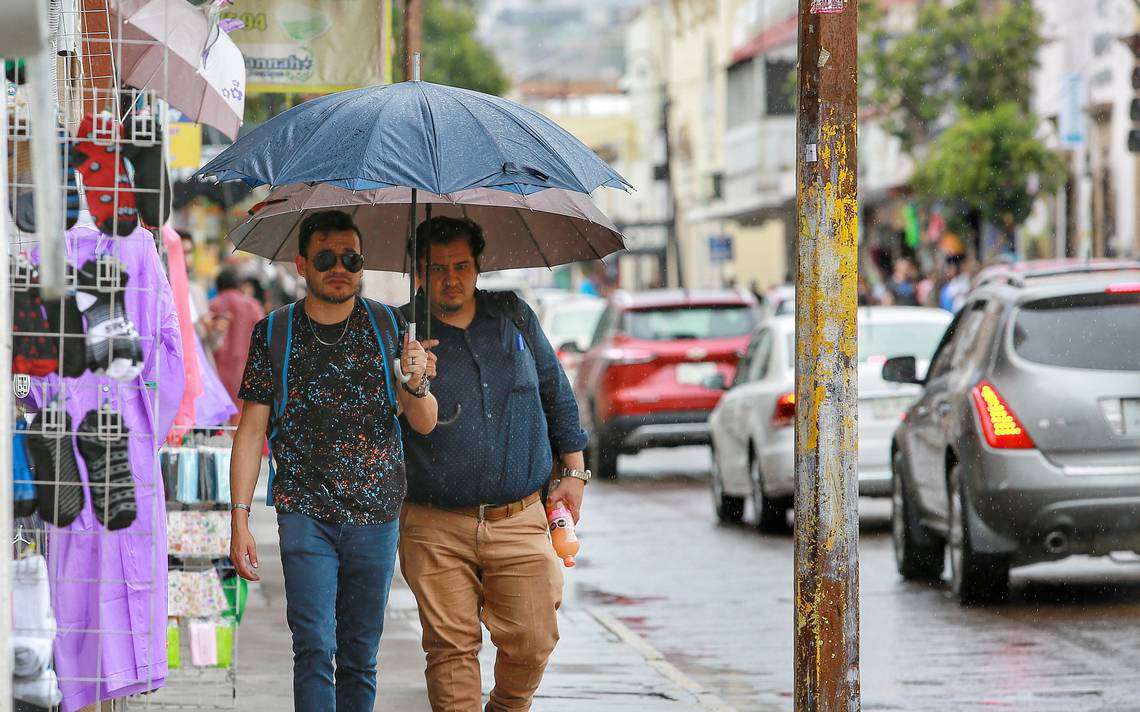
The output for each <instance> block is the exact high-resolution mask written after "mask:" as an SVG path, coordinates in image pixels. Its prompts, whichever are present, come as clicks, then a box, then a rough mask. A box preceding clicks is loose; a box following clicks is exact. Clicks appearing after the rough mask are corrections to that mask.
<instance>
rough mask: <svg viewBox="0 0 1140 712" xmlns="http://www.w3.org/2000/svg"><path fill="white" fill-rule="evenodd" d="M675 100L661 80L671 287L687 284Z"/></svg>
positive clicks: (667, 271) (667, 273)
mask: <svg viewBox="0 0 1140 712" xmlns="http://www.w3.org/2000/svg"><path fill="white" fill-rule="evenodd" d="M672 108H673V100H672V99H670V98H669V82H668V81H662V82H661V133H662V135H663V137H664V139H665V166H664V171H663V172H664V174H665V189H666V190H667V191H668V193H669V219H668V224H669V234H668V235H667V236H666V238H665V239H666V240H667V241H668V242H666V243H665V283H666V286H669V287H678V288H683V287H684V286H685V271H684V269H683V266H682V259H681V238H680V236H679V235H678V234H677V184H676V181H675V179H674V177H673V136H672V134H671V132H670V127H669V114H670V113H671V111H672Z"/></svg>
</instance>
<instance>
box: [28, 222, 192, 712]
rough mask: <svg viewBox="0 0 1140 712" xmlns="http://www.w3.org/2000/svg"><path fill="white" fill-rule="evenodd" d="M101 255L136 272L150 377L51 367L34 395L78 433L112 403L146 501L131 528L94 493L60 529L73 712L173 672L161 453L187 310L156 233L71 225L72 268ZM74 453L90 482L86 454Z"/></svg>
mask: <svg viewBox="0 0 1140 712" xmlns="http://www.w3.org/2000/svg"><path fill="white" fill-rule="evenodd" d="M100 253H107V254H111V255H114V256H116V257H118V258H119V259H120V260H121V261H122V262H123V264H124V266H125V268H126V272H127V274H128V275H129V281H128V284H127V290H126V292H125V293H124V296H123V303H124V305H125V307H126V311H127V314H128V315H129V316H130V318H131V320H132V321H133V322H134V324H135V328H136V329H137V330H138V332H139V335H140V337H141V339H140V340H141V343H142V349H143V353H144V355H145V363H144V367H143V371H142V374H141V375H140V376H139V377H138V378H136V379H135V380H134V381H132V382H130V383H121V382H119V381H115V380H113V379H111V378H107V377H105V376H97V375H95V374H93V373H91V372H90V371H86V372H84V374H83V375H82V376H80V377H79V378H64V379H60V378H59V377H58V376H57V375H55V374H52V375H50V376H48V377H46V378H44V379H37V382H36V385H35V387H34V388H33V393H32V395H31V396H30V397H31V398H33V400H34V401H35V402H36V403H37V404H39V403H45V402H48V401H50V400H51V399H53V398H55V397H56V396H57V395H58V396H59V397H60V398H61V400H62V402H63V403H64V405H65V407H66V410H67V413H68V415H69V416H70V417H71V422H72V428H73V429H74V428H75V427H77V426H78V424H79V422H80V421H81V420H82V419H83V416H84V415H86V414H87V413H88V412H89V411H91V410H94V409H97V408H99V407H100V405H102V404H104V403H105V404H107V405H109V406H110V407H111V408H113V409H114V410H116V411H118V412H119V413H121V414H122V417H123V423H124V425H125V426H126V427H127V428H128V429H129V431H130V438H129V444H128V448H129V453H130V462H131V471H132V474H133V475H134V484H135V499H136V501H137V504H138V516H137V517H136V518H135V521H134V523H132V524H131V525H130V526H129V527H127V528H125V529H121V530H119V531H114V532H112V531H107V530H106V529H105V528H104V527H103V525H102V524H100V523H99V521H98V520H97V519H96V518H95V513H94V510H93V509H92V506H91V499H90V496H89V495H87V496H86V497H85V504H84V508H83V511H82V512H81V513H80V515H79V517H78V518H77V519H76V520H75V521H74V522H73V523H72V524H71V525H70V526H67V527H64V528H60V529H56V528H52V535H51V540H50V542H49V546H48V568H49V575H50V579H51V589H52V608H53V609H54V611H55V614H56V619H57V621H58V623H59V634H58V635H57V637H56V640H55V663H56V672H57V673H58V675H59V685H60V689H61V691H62V692H63V705H62V707H63V710H64V712H71V711H72V710H76V709H79V708H80V707H83V706H85V705H89V704H91V703H93V702H95V701H96V700H101V699H109V698H116V697H124V696H127V695H131V694H135V693H139V692H146V691H148V690H154V689H157V688H158V687H161V686H162V685H163V683H164V682H165V678H166V674H167V661H166V604H167V590H166V570H167V560H166V557H167V544H166V510H165V497H164V495H163V489H162V477H161V475H160V474H159V471H158V467H157V464H156V457H155V454H156V452H157V450H158V447H159V445H161V443H162V442H163V440H164V439H165V438H166V434H167V433H168V432H169V430H170V427H171V425H172V424H173V421H174V416H175V414H176V413H177V411H178V406H179V402H180V401H181V399H182V391H183V388H184V386H185V381H186V376H185V373H184V371H183V364H182V343H181V335H180V333H179V330H178V316H177V313H176V312H175V308H174V298H173V294H172V291H171V288H170V283H169V281H168V280H167V277H166V274H165V272H164V271H163V268H162V263H161V261H160V259H159V256H158V251H157V249H156V248H155V244H154V239H153V238H152V237H151V234H150V233H148V232H147V231H146V230H142V229H139V230H136V231H135V232H134V233H132V234H131V235H129V236H128V237H125V238H110V237H107V236H105V235H102V234H100V233H99V232H97V231H96V230H93V229H91V228H85V227H76V228H73V229H72V230H69V231H68V232H67V256H68V261H69V262H71V263H72V264H83V263H84V262H85V261H87V260H88V259H90V258H92V257H94V256H96V255H97V254H100ZM33 259H38V257H36V256H35V255H33ZM148 382H149V383H151V384H158V387H157V388H154V387H152V386H148V385H147V384H148ZM76 459H77V461H78V463H79V469H80V473H81V475H82V477H83V479H84V480H85V481H86V480H87V471H86V466H85V464H84V461H83V458H82V457H81V456H80V455H79V453H78V450H76ZM96 680H98V682H96Z"/></svg>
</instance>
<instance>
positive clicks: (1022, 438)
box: [970, 381, 1036, 450]
mask: <svg viewBox="0 0 1140 712" xmlns="http://www.w3.org/2000/svg"><path fill="white" fill-rule="evenodd" d="M970 395H972V396H973V398H974V406H975V407H977V409H978V415H979V416H980V417H981V419H982V433H983V434H984V435H985V438H986V443H987V444H989V446H990V447H992V448H998V449H1001V450H1028V449H1032V448H1034V447H1036V445H1034V444H1033V438H1031V437H1029V433H1027V432H1025V428H1024V427H1023V426H1022V425H1021V421H1020V420H1018V419H1017V416H1016V415H1014V413H1013V409H1012V408H1010V407H1009V404H1008V403H1006V402H1005V399H1004V398H1002V397H1001V394H1000V393H998V392H997V389H996V388H994V387H993V386H992V385H991V384H990V383H988V382H987V381H982V382H981V383H979V384H978V385H976V386H974V390H973V391H971V393H970Z"/></svg>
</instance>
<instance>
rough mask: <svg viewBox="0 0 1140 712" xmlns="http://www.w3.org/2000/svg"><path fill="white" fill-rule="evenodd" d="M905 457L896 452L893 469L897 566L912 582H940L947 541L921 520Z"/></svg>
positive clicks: (892, 498) (892, 506) (892, 529)
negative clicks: (910, 489) (905, 471)
mask: <svg viewBox="0 0 1140 712" xmlns="http://www.w3.org/2000/svg"><path fill="white" fill-rule="evenodd" d="M901 459H902V454H901V453H899V452H895V454H894V457H893V458H892V468H891V469H892V470H893V476H892V478H891V481H892V482H891V540H892V543H893V544H894V549H895V567H896V568H897V569H898V571H899V575H901V576H902V577H903V578H904V579H906V580H908V581H937V580H938V579H939V578H941V577H942V567H943V564H944V563H945V560H946V544H945V542H943V541H942V540H941V539H939V538H938V537H936V536H935V535H934V534H932V533H931V532H930V531H928V530H927V529H926V527H924V526H922V524H921V523H920V522H919V521H918V512H917V510H916V507H915V503H914V502H912V501H911V500H910V499H909V497H908V496H907V487H906V481H905V479H904V477H903V475H902V468H901V464H902V463H901Z"/></svg>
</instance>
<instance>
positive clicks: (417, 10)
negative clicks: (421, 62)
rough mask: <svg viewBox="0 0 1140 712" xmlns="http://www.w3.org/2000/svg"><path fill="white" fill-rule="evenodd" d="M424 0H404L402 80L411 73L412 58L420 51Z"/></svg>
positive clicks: (407, 77)
mask: <svg viewBox="0 0 1140 712" xmlns="http://www.w3.org/2000/svg"><path fill="white" fill-rule="evenodd" d="M423 26H424V0H404V81H410V80H411V78H412V75H413V69H412V65H413V58H414V57H415V56H416V53H418V52H419V51H420V47H421V45H422V44H423V33H424V27H423Z"/></svg>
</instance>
